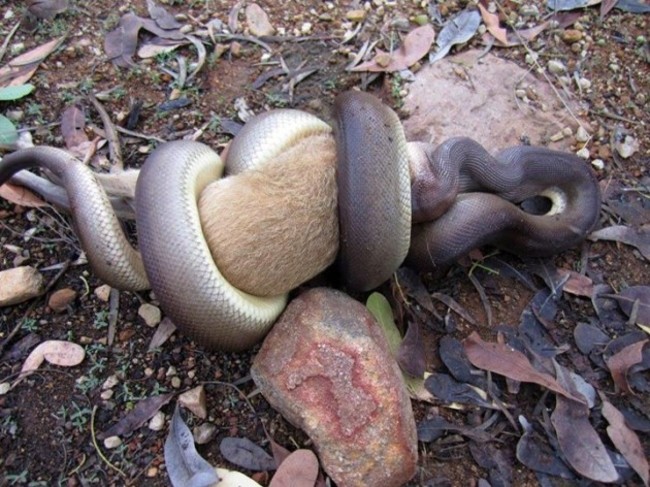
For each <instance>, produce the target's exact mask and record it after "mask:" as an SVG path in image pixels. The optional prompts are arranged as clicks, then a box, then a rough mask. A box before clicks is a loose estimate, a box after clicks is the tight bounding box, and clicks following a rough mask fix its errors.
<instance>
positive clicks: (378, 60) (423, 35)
mask: <svg viewBox="0 0 650 487" xmlns="http://www.w3.org/2000/svg"><path fill="white" fill-rule="evenodd" d="M435 36H436V34H435V32H434V30H433V27H432V26H431V25H430V24H427V25H423V26H422V27H418V28H416V29H414V30H412V31H411V32H409V33H408V34H407V35H406V37H405V38H404V41H403V42H402V45H401V46H400V47H399V49H397V50H396V51H394V52H393V53H387V52H384V51H381V50H379V49H377V54H376V55H375V57H374V58H373V59H372V60H370V61H367V62H365V63H362V64H360V65H359V66H355V67H354V68H352V69H350V71H370V72H385V73H392V72H394V71H401V70H402V69H406V68H409V67H411V66H413V65H414V64H415V63H417V62H418V61H419V60H420V59H422V58H423V57H424V56H426V55H427V53H428V52H429V49H431V45H432V44H433V40H434V39H435Z"/></svg>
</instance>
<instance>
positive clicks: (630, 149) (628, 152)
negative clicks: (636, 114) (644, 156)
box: [614, 135, 639, 159]
mask: <svg viewBox="0 0 650 487" xmlns="http://www.w3.org/2000/svg"><path fill="white" fill-rule="evenodd" d="M614 147H615V148H616V152H618V153H619V155H620V156H621V157H622V158H623V159H628V158H629V157H631V156H632V155H633V154H634V153H635V152H636V151H637V150H639V142H638V141H637V140H636V139H635V138H634V137H632V136H631V135H626V136H625V139H624V140H623V141H621V142H616V143H615V144H614Z"/></svg>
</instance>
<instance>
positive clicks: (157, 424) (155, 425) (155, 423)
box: [149, 411, 165, 431]
mask: <svg viewBox="0 0 650 487" xmlns="http://www.w3.org/2000/svg"><path fill="white" fill-rule="evenodd" d="M164 427H165V413H163V412H162V411H158V412H157V413H156V414H154V415H153V418H151V420H150V421H149V429H150V430H151V431H160V430H162V429H163V428H164Z"/></svg>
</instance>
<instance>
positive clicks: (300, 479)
mask: <svg viewBox="0 0 650 487" xmlns="http://www.w3.org/2000/svg"><path fill="white" fill-rule="evenodd" d="M317 477H318V458H316V455H315V454H314V452H313V451H311V450H306V449H301V450H296V451H294V452H293V453H292V454H291V455H289V456H288V457H287V458H286V459H285V460H284V461H283V462H282V463H281V464H280V467H278V471H277V472H276V473H275V475H274V476H273V478H272V479H271V483H270V484H269V487H314V484H315V483H316V478H317Z"/></svg>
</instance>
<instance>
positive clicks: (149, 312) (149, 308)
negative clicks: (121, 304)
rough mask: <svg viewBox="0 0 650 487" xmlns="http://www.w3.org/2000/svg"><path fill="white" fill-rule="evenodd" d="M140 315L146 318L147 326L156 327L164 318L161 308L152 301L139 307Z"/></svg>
mask: <svg viewBox="0 0 650 487" xmlns="http://www.w3.org/2000/svg"><path fill="white" fill-rule="evenodd" d="M138 316H139V317H140V318H142V319H143V320H144V322H145V323H146V324H147V326H150V327H152V328H153V327H154V326H156V325H157V324H158V323H160V320H161V319H162V313H161V312H160V308H159V307H157V306H154V305H153V304H150V303H144V304H142V305H141V306H140V307H139V308H138Z"/></svg>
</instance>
